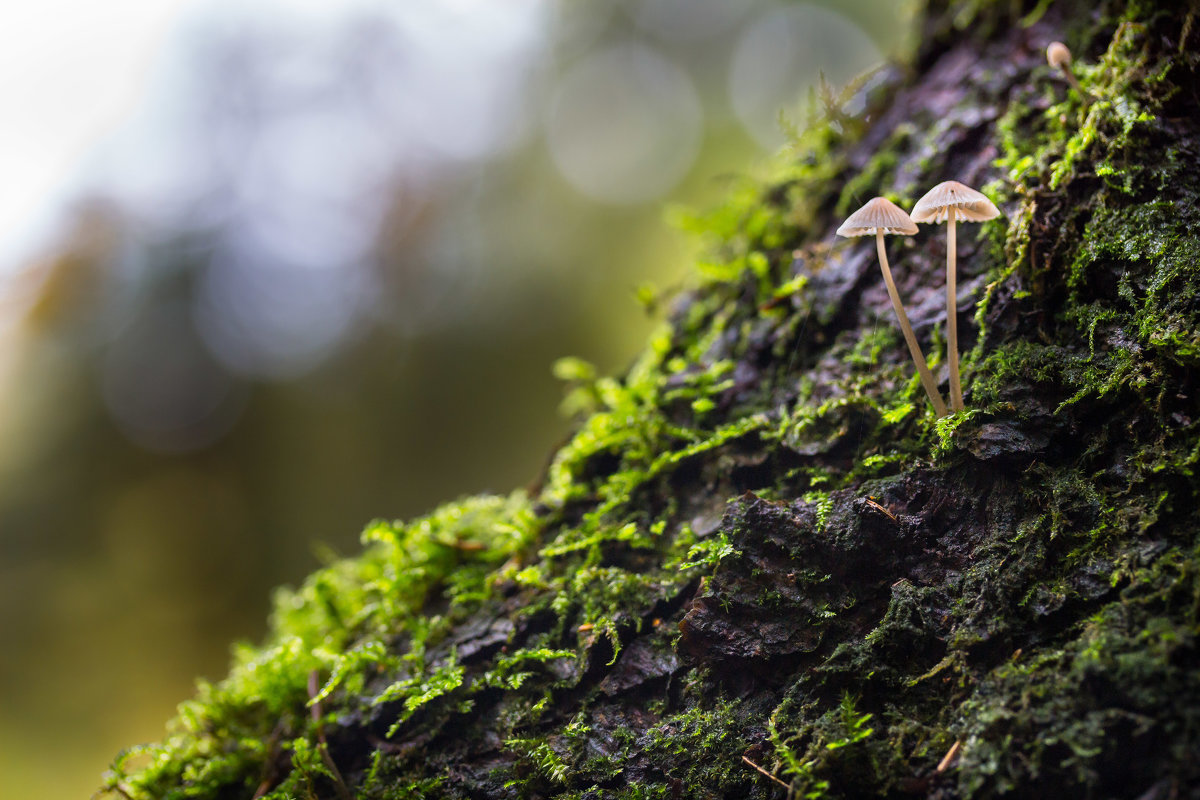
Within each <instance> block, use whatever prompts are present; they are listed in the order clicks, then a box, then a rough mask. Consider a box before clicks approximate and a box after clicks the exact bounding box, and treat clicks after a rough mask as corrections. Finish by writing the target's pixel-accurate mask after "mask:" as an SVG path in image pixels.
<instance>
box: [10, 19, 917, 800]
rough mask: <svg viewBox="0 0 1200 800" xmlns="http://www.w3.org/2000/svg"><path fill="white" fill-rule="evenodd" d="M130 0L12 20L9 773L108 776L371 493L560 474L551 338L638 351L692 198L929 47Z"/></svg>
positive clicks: (872, 26) (447, 489)
mask: <svg viewBox="0 0 1200 800" xmlns="http://www.w3.org/2000/svg"><path fill="white" fill-rule="evenodd" d="M101 6H102V8H103V11H102V12H101V11H99V10H97V9H91V8H90V7H89V6H87V5H85V4H83V3H78V2H74V1H73V0H58V2H54V3H50V4H48V5H47V8H45V9H42V10H41V11H38V12H36V13H35V12H33V11H31V12H28V14H27V15H26V16H21V14H22V13H25V12H20V13H17V14H16V15H15V16H13V17H12V18H10V19H7V20H6V24H5V26H4V27H5V29H6V32H5V33H3V34H0V51H3V52H5V53H6V55H5V56H3V57H2V58H4V59H7V60H0V71H2V72H3V73H4V78H3V80H2V81H0V113H2V114H4V115H5V119H3V120H0V130H3V131H6V133H0V164H2V165H3V166H2V169H3V171H4V174H5V175H9V176H14V178H13V179H12V180H9V181H6V186H5V188H4V189H3V194H0V229H3V231H4V233H3V235H0V774H3V775H4V776H5V779H4V790H3V793H4V795H5V796H11V797H38V798H56V797H63V798H67V797H86V796H88V795H90V794H91V792H92V791H93V790H94V789H95V787H96V786H97V785H98V782H99V776H100V774H101V773H102V772H103V770H104V768H105V767H106V765H107V763H108V762H109V760H110V759H111V758H112V757H113V755H114V754H115V753H116V751H117V750H118V749H119V748H121V747H123V746H126V745H130V744H134V743H137V742H141V741H148V740H152V739H156V738H158V737H160V736H161V735H162V733H163V725H164V722H165V721H166V720H167V718H169V717H170V716H171V714H172V713H173V710H174V706H175V704H176V703H178V702H179V701H180V700H182V699H184V698H185V697H187V696H188V695H189V694H190V693H191V691H192V686H193V682H194V680H195V678H196V677H197V676H206V677H209V678H212V679H217V678H219V677H220V676H221V675H222V674H223V673H224V670H225V666H226V662H227V655H228V647H229V643H230V642H231V641H233V640H236V639H245V638H248V639H256V638H258V637H260V636H261V635H262V634H263V632H264V629H265V624H266V616H267V612H268V608H269V600H270V593H271V589H272V587H274V586H276V585H279V584H281V583H294V582H297V581H299V580H300V579H302V578H303V576H304V575H305V574H306V573H307V572H308V571H309V570H311V569H312V568H313V567H314V566H315V565H317V564H318V563H319V562H320V559H321V558H323V557H328V554H329V553H340V554H346V553H353V552H354V551H355V550H356V549H357V547H358V533H359V531H360V530H361V529H362V527H363V525H364V524H365V523H366V522H367V521H369V520H370V519H372V518H376V517H385V518H407V517H411V516H413V515H417V514H420V513H422V512H424V511H427V510H429V509H431V508H432V507H434V506H435V505H437V504H438V503H440V502H442V501H445V500H448V499H452V498H454V497H456V496H458V495H461V494H466V493H475V492H481V491H489V490H491V491H498V492H507V491H510V490H511V489H513V488H515V487H518V486H521V485H524V484H527V483H529V482H531V481H533V480H534V479H536V477H537V476H538V474H539V472H540V470H541V469H542V467H543V465H544V464H545V463H546V460H547V458H548V456H549V454H550V453H551V452H552V450H553V448H554V447H555V445H556V443H557V442H559V441H561V440H562V438H563V437H565V436H566V435H567V434H568V432H569V429H570V425H569V421H568V420H565V419H563V418H562V416H561V415H560V414H559V413H558V412H557V405H558V403H559V400H560V396H561V391H560V387H559V386H558V385H556V382H555V380H554V378H553V377H552V375H551V372H550V367H551V364H552V363H553V362H554V360H555V359H557V358H559V357H562V356H567V355H575V356H580V357H582V358H584V359H586V360H588V361H591V362H593V363H595V364H597V365H598V367H599V368H600V369H601V370H604V371H619V370H620V369H621V368H622V366H623V365H624V364H626V363H627V362H628V361H629V360H631V358H632V357H633V355H634V354H635V353H636V352H637V350H638V348H639V346H640V344H641V342H642V340H643V338H644V337H645V335H646V333H647V331H648V330H649V328H650V326H651V325H652V324H653V319H652V318H651V317H652V315H651V314H650V313H648V311H647V309H645V308H643V306H642V305H641V304H639V303H638V302H636V301H635V299H634V296H635V292H636V290H637V289H638V287H641V286H644V285H647V284H651V285H654V286H656V287H658V288H659V289H668V290H669V288H670V287H672V286H673V285H676V284H677V283H678V282H679V281H680V280H681V279H682V276H683V274H684V266H685V264H686V263H687V260H688V256H689V254H688V248H689V247H692V246H694V245H693V243H690V242H687V241H686V240H684V239H683V237H682V236H681V235H679V234H677V233H675V232H673V231H671V230H670V229H669V228H668V226H666V225H665V224H664V223H663V221H662V219H663V209H664V208H666V207H668V206H669V205H670V204H674V203H683V204H686V205H689V206H695V207H707V206H711V205H713V204H715V203H717V202H718V201H719V199H720V198H721V196H722V195H723V194H724V192H725V191H726V189H727V187H728V186H729V184H730V182H731V181H733V180H737V179H738V178H739V177H740V176H742V175H745V174H746V173H747V172H749V171H752V170H753V165H754V163H755V162H756V160H760V159H762V158H763V156H764V155H765V154H767V153H771V152H773V151H775V150H776V149H777V148H778V147H779V146H780V145H781V144H782V143H783V142H784V134H783V132H782V127H781V125H780V114H781V112H782V114H783V117H784V118H785V119H787V118H791V119H797V120H798V119H800V118H801V117H802V111H801V109H802V107H803V102H804V99H805V98H806V97H807V95H808V93H809V90H810V88H811V87H812V86H813V85H814V84H815V82H816V81H817V80H818V74H819V73H824V74H825V75H826V76H827V78H828V79H829V80H830V81H831V82H832V83H835V84H837V83H841V82H844V81H845V80H847V79H848V78H849V77H850V76H852V75H854V74H856V73H859V72H861V71H863V70H864V69H866V68H868V67H871V66H873V65H874V64H876V63H878V62H879V61H880V60H881V59H883V58H885V57H888V56H892V55H895V54H897V53H898V52H899V51H901V50H902V49H903V48H904V47H906V41H905V39H906V34H907V32H908V30H909V27H910V25H911V20H912V18H913V9H911V8H908V7H907V6H903V5H898V4H896V3H886V2H880V1H879V0H856V1H849V0H847V1H843V2H834V1H833V0H830V1H829V2H821V3H799V2H784V1H783V0H742V1H739V0H607V1H606V2H601V1H599V0H591V1H590V2H586V3H584V2H577V1H576V2H571V1H569V0H505V1H504V2H497V0H427V2H422V3H399V2H394V0H393V2H382V0H354V1H353V2H346V3H337V4H322V3H316V2H305V0H273V1H272V2H265V1H264V2H258V3H235V2H232V1H231V0H230V1H228V2H221V1H220V0H211V1H209V0H190V1H189V0H178V2H168V3H163V2H157V3H148V2H144V0H143V1H142V2H134V1H133V0H129V1H128V2H125V1H124V0H113V2H110V3H105V4H101ZM10 13H11V12H10ZM131 36H133V37H134V38H128V37H131ZM22 58H24V59H26V60H25V61H22V60H21V59H22ZM110 67H111V69H109V68H110ZM864 199H865V198H864ZM643 294H645V293H643Z"/></svg>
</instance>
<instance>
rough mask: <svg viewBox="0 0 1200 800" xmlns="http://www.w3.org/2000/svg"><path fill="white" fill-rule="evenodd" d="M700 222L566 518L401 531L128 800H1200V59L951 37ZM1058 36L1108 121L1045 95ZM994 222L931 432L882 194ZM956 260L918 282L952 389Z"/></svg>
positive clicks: (924, 50) (534, 500) (1150, 18)
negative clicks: (933, 193) (860, 222)
mask: <svg viewBox="0 0 1200 800" xmlns="http://www.w3.org/2000/svg"><path fill="white" fill-rule="evenodd" d="M922 30H923V38H922V40H921V44H920V46H919V50H918V52H917V53H916V54H915V55H914V57H913V59H912V62H911V63H910V64H908V65H906V66H902V67H891V68H886V69H884V70H882V71H880V72H878V73H876V74H874V75H873V76H871V77H870V78H869V79H867V80H866V81H865V82H864V83H863V84H862V85H861V86H860V87H858V88H857V91H856V92H855V93H853V96H852V97H850V96H848V97H846V98H841V99H833V98H829V100H828V102H827V103H825V104H824V106H823V107H822V108H820V109H818V110H817V111H818V113H817V114H816V115H815V116H814V118H813V120H812V122H811V124H810V125H809V126H808V127H807V128H806V129H805V130H803V131H802V132H801V133H799V134H798V135H797V137H796V139H795V140H794V141H793V142H792V143H791V144H790V146H789V147H788V148H786V150H785V151H784V152H783V153H782V154H781V155H780V156H779V157H778V158H777V159H776V160H775V161H774V166H773V167H772V170H771V172H770V174H769V175H768V176H767V177H766V178H764V179H761V180H755V181H750V180H747V181H745V182H744V183H743V184H741V185H740V186H738V187H736V188H735V190H734V191H733V193H732V195H731V197H730V198H729V200H728V202H727V203H726V204H725V205H724V206H722V207H721V208H719V209H717V210H716V211H713V212H710V213H704V214H697V215H695V216H694V217H692V218H690V219H688V220H686V222H685V227H687V228H688V229H690V230H691V231H692V232H693V235H696V236H699V237H702V239H703V240H704V242H705V245H706V247H707V256H706V257H705V259H704V261H703V263H701V264H699V265H697V269H696V272H695V274H694V276H693V280H692V282H691V285H692V287H693V288H691V289H690V290H688V291H685V292H683V293H682V294H679V295H677V296H675V297H672V298H664V303H663V305H664V307H666V308H667V309H669V310H668V311H667V312H665V318H664V320H663V323H662V325H661V327H660V328H659V330H658V331H657V333H655V334H654V335H653V336H652V338H651V339H650V341H649V342H648V343H647V345H646V348H645V350H644V352H643V353H642V354H641V355H640V357H639V358H638V359H637V361H636V362H635V363H634V364H633V366H632V367H631V368H630V369H629V370H628V372H626V373H625V374H623V375H620V376H617V377H597V376H595V375H594V374H593V372H592V370H590V368H588V367H587V365H585V364H582V363H580V362H576V361H564V362H561V363H560V364H559V365H558V371H559V373H560V374H561V375H562V376H563V377H564V378H566V379H567V380H568V383H569V395H568V402H569V404H570V406H571V407H572V408H574V409H575V410H576V412H577V413H578V415H579V421H578V426H577V432H576V433H575V435H574V437H573V438H572V439H571V440H570V441H569V442H568V443H567V444H566V445H565V446H563V447H562V449H560V450H559V451H558V452H557V453H556V454H554V456H553V460H552V462H551V465H550V467H549V468H548V470H547V473H546V475H545V476H544V479H543V480H542V482H541V483H540V485H539V486H537V487H536V488H534V489H531V490H527V491H519V492H515V493H513V494H511V495H508V496H490V497H474V498H469V499H466V500H462V501H459V502H456V503H453V504H450V505H446V506H443V507H442V508H440V509H438V510H437V511H435V512H433V513H432V514H431V515H430V516H428V517H426V518H424V519H418V520H415V521H412V522H408V523H384V522H378V523H374V524H372V525H370V526H369V527H368V528H367V531H366V534H365V543H366V544H365V548H364V552H363V553H362V554H361V555H360V556H357V557H355V558H351V559H348V560H345V561H343V562H339V563H336V564H334V565H332V566H330V567H328V568H325V569H323V570H321V571H319V572H317V573H315V574H314V575H312V576H311V577H310V578H309V580H308V581H307V582H306V583H305V584H304V585H303V586H302V587H301V588H299V589H296V590H283V591H281V592H280V594H279V597H278V600H277V607H276V611H275V614H274V620H273V633H272V634H271V636H270V638H269V639H268V641H267V642H265V643H264V644H263V645H262V646H261V647H249V646H245V647H241V648H239V649H238V650H237V651H236V653H235V659H234V664H233V666H232V667H231V672H230V674H229V677H228V678H226V679H225V680H223V681H221V682H219V683H216V684H212V685H203V686H202V687H201V688H200V690H199V692H198V694H197V696H196V697H195V698H194V699H193V700H191V701H188V702H186V703H185V704H184V705H183V706H181V709H180V714H179V716H178V718H177V719H176V720H174V721H173V722H172V723H171V725H170V727H169V729H168V733H167V735H166V738H165V739H164V740H163V741H162V742H161V743H158V744H155V745H150V746H145V747H137V748H131V749H130V750H129V751H128V752H126V753H123V754H122V755H121V756H120V757H119V758H118V759H117V760H116V762H115V764H114V766H113V768H112V771H111V772H110V773H109V775H108V776H107V777H106V786H107V791H108V793H109V794H110V795H111V796H115V797H120V796H126V797H130V798H187V797H196V798H255V797H272V798H285V797H286V798H301V797H320V798H348V797H363V798H381V799H382V798H421V797H428V798H610V797H611V798H764V799H765V798H783V797H786V796H789V794H790V796H792V797H871V796H880V797H883V796H886V797H907V796H914V797H935V798H959V797H962V798H968V797H970V798H988V797H998V796H1013V797H1033V796H1055V795H1058V796H1062V797H1093V798H1108V797H1120V798H1132V797H1141V798H1148V799H1153V798H1163V800H1165V799H1166V798H1177V797H1179V798H1183V797H1200V648H1198V645H1197V635H1198V634H1200V539H1198V537H1200V518H1198V517H1200V512H1198V510H1197V505H1198V504H1197V494H1198V492H1197V490H1198V488H1200V483H1198V478H1197V474H1196V473H1197V470H1198V469H1200V333H1198V330H1200V327H1198V326H1200V170H1197V166H1196V165H1197V161H1198V159H1200V97H1198V94H1197V93H1198V91H1200V89H1198V87H1200V74H1198V73H1200V26H1198V25H1197V24H1196V20H1195V17H1194V15H1193V13H1192V12H1191V11H1189V10H1188V8H1187V6H1186V5H1184V4H1180V5H1178V6H1175V5H1172V4H1169V3H1161V2H1149V0H1131V1H1130V2H1120V1H1119V0H1117V1H1112V2H1102V3H1100V4H1099V5H1097V4H1094V3H1090V2H1087V3H1085V2H1077V3H1071V2H1064V3H1046V2H1039V3H1026V4H1025V5H1024V6H1022V4H1021V3H1019V2H1017V3H1012V2H1007V1H1005V2H997V3H986V2H968V3H956V4H953V5H951V6H947V5H946V4H945V3H943V2H933V3H932V4H931V6H930V8H929V9H928V10H927V12H926V17H925V21H924V23H923V26H922ZM1055 40H1058V41H1062V42H1065V43H1066V44H1067V45H1068V46H1069V47H1070V49H1071V51H1072V53H1073V61H1072V62H1071V67H1072V70H1073V74H1074V75H1075V76H1076V78H1077V79H1078V81H1079V83H1080V85H1081V87H1082V88H1083V90H1084V91H1086V93H1087V95H1090V97H1088V96H1085V95H1083V94H1081V93H1080V91H1079V90H1078V89H1076V88H1074V87H1072V85H1071V84H1070V83H1068V82H1067V80H1066V79H1065V78H1064V75H1063V73H1062V72H1060V71H1059V70H1056V69H1052V68H1051V67H1049V66H1048V65H1047V63H1046V56H1045V48H1046V46H1047V44H1049V43H1050V42H1051V41H1055ZM950 179H954V180H960V181H962V182H964V183H966V184H968V185H970V186H973V187H977V188H981V189H982V190H983V191H984V192H985V193H986V194H987V195H988V196H989V197H991V198H992V199H993V200H994V201H995V202H996V204H997V206H998V207H999V208H1000V210H1001V211H1002V215H1001V216H1000V217H999V218H997V219H994V220H991V221H988V222H985V223H982V224H981V225H972V226H964V227H963V228H962V229H961V230H960V231H959V240H958V282H959V285H958V307H959V311H958V313H959V316H958V334H959V346H960V348H961V350H962V375H963V387H964V393H965V406H966V411H965V412H960V413H957V414H952V415H950V416H947V417H945V418H942V419H938V418H937V417H936V415H935V414H934V412H933V409H932V408H931V407H930V406H929V404H928V402H927V401H926V396H925V392H924V390H923V389H922V387H921V384H920V382H919V381H918V379H917V377H916V375H915V373H914V371H913V367H912V362H911V360H910V357H909V352H908V350H907V349H906V346H905V342H904V339H903V337H902V335H901V333H900V331H899V330H898V328H897V327H896V324H895V319H894V315H893V311H892V308H891V306H890V303H889V298H888V294H887V291H886V289H885V287H884V284H883V281H882V279H881V275H880V271H879V267H878V266H877V264H876V260H875V259H876V254H875V251H874V248H873V247H872V246H871V242H869V241H865V240H835V237H834V236H833V232H834V230H835V229H836V228H837V226H838V224H839V222H840V221H841V220H843V219H844V218H845V217H846V215H847V214H848V213H849V212H850V211H852V210H853V209H855V208H857V207H858V206H859V205H861V204H862V203H863V202H864V201H866V200H867V199H869V198H870V197H872V196H874V195H884V196H886V197H888V198H889V199H891V200H893V201H895V202H897V203H898V204H899V205H900V206H902V207H904V208H911V207H912V204H913V202H914V201H915V200H916V199H917V198H919V197H920V196H921V195H922V194H923V193H924V192H925V191H926V190H927V189H928V188H929V187H931V186H933V185H935V184H937V183H938V182H941V181H944V180H950ZM945 246H946V245H945V237H944V235H943V234H942V231H941V229H938V228H924V229H922V230H921V232H920V233H918V234H916V235H914V236H911V237H902V236H894V237H891V239H890V240H889V242H888V255H889V257H890V259H891V262H892V269H893V271H894V273H895V276H896V282H897V285H898V289H899V292H900V295H901V296H902V297H903V298H904V301H905V305H906V306H907V309H908V315H909V317H910V318H911V320H912V323H913V327H914V329H915V333H916V336H917V338H918V339H919V341H920V343H921V345H922V347H923V349H924V350H925V352H926V353H927V354H929V356H930V369H931V370H932V372H933V374H934V375H935V376H936V377H937V379H938V380H939V381H940V382H941V389H942V391H943V392H944V391H945V390H946V364H945V356H944V354H945V350H946V348H945V341H944V331H945V327H946V310H945V296H944V291H945V269H944V268H945V260H946V252H945Z"/></svg>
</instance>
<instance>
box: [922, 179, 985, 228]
mask: <svg viewBox="0 0 1200 800" xmlns="http://www.w3.org/2000/svg"><path fill="white" fill-rule="evenodd" d="M951 208H953V209H954V218H955V219H959V220H963V221H964V222H983V221H984V220H988V219H995V218H996V217H998V216H1000V209H998V208H996V204H995V203H993V202H992V201H991V200H988V199H987V197H985V196H984V195H982V194H980V193H979V192H977V191H975V190H974V189H972V188H971V187H970V186H964V185H963V184H961V183H959V182H958V181H944V182H943V183H939V184H938V185H937V186H935V187H933V188H932V189H930V190H929V191H928V192H926V193H925V196H924V197H922V198H921V199H920V200H918V201H917V204H916V205H915V206H913V211H912V219H913V222H945V221H946V218H947V217H948V216H949V210H950V209H951Z"/></svg>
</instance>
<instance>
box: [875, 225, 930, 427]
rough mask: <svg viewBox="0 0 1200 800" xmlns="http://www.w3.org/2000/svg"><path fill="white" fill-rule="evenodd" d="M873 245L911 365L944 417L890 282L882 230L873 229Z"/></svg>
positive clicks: (906, 316) (921, 356) (914, 336)
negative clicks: (910, 358)
mask: <svg viewBox="0 0 1200 800" xmlns="http://www.w3.org/2000/svg"><path fill="white" fill-rule="evenodd" d="M875 245H876V247H877V249H878V250H879V268H880V269H881V270H883V282H884V283H885V284H886V285H887V290H888V297H890V298H891V299H892V308H893V309H894V310H895V312H896V319H897V320H899V322H900V330H901V331H903V332H904V341H906V342H908V352H909V353H911V354H912V360H913V363H914V364H916V365H917V374H918V375H919V376H921V385H922V386H924V387H925V394H927V395H929V402H931V403H933V410H934V411H935V412H937V415H938V416H939V417H944V416H946V414H947V413H948V412H947V411H946V403H945V401H943V400H942V395H941V392H939V391H938V388H937V382H936V381H934V379H933V375H932V374H931V373H930V372H929V366H928V365H927V364H926V363H925V356H924V354H923V353H922V352H921V348H920V347H919V346H918V345H917V335H916V334H915V333H913V329H912V325H911V324H910V323H909V321H908V314H906V313H904V306H903V305H902V304H901V303H900V293H899V292H898V291H896V282H895V281H894V280H892V270H891V268H890V267H889V266H888V260H887V252H886V251H885V250H884V249H883V229H882V228H876V229H875Z"/></svg>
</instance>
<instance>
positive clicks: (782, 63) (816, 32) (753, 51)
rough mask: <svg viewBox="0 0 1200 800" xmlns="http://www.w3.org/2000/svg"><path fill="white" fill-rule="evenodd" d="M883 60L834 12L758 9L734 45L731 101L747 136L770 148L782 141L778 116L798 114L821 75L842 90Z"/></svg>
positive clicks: (804, 8)
mask: <svg viewBox="0 0 1200 800" xmlns="http://www.w3.org/2000/svg"><path fill="white" fill-rule="evenodd" d="M882 59H883V55H882V54H881V53H880V52H879V48H878V47H876V46H875V43H874V42H872V41H871V39H870V37H868V36H867V35H866V34H865V33H863V31H862V30H861V29H860V28H859V27H858V26H857V25H855V24H854V23H853V22H851V21H850V20H848V19H847V18H846V17H844V16H842V15H841V14H839V13H837V12H836V11H831V10H829V9H825V8H820V7H817V6H812V5H807V4H798V5H790V6H787V7H784V8H774V9H772V10H768V11H763V12H761V13H760V14H758V15H757V16H756V17H754V18H753V19H752V20H751V21H750V22H749V23H747V25H746V28H745V30H743V31H742V34H741V36H740V37H739V39H738V42H737V44H736V46H735V49H734V54H733V60H732V63H731V64H730V70H729V95H730V102H731V104H732V106H733V109H734V112H735V113H736V114H737V117H738V119H739V120H740V121H741V123H742V125H743V126H744V127H745V128H746V130H747V132H749V133H750V135H751V136H753V137H754V139H755V140H756V141H758V143H759V144H760V145H762V146H763V147H764V148H767V149H769V150H775V149H777V148H778V147H779V146H780V145H782V144H783V143H784V134H783V131H782V130H781V129H780V125H779V115H780V112H781V111H782V112H783V113H785V114H787V113H788V112H789V110H791V111H793V112H794V111H795V110H798V109H799V108H800V103H801V102H802V101H803V100H804V98H805V96H806V95H807V94H808V92H809V90H810V89H811V88H812V87H813V86H814V85H815V84H816V83H817V82H818V81H819V79H820V77H819V76H820V75H821V73H824V74H825V78H826V80H828V81H829V82H830V83H831V84H833V85H834V86H841V85H843V84H845V83H846V82H847V81H849V80H850V79H851V78H853V77H854V76H855V75H857V74H859V73H861V72H864V71H865V70H867V69H869V68H870V67H872V66H874V65H875V64H877V63H878V62H879V61H881V60H882Z"/></svg>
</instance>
